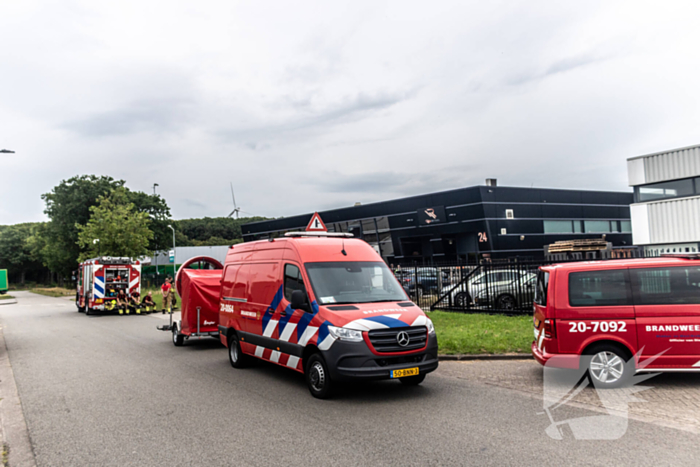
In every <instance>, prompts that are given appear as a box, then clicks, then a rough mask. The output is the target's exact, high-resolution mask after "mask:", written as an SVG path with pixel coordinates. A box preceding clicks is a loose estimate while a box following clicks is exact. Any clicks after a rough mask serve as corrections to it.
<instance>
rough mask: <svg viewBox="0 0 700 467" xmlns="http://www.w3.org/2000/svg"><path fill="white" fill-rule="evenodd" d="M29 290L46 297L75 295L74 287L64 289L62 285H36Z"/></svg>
mask: <svg viewBox="0 0 700 467" xmlns="http://www.w3.org/2000/svg"><path fill="white" fill-rule="evenodd" d="M29 291H30V292H34V293H38V294H39V295H46V296H47V297H70V296H75V290H74V289H64V288H63V287H36V288H33V289H29Z"/></svg>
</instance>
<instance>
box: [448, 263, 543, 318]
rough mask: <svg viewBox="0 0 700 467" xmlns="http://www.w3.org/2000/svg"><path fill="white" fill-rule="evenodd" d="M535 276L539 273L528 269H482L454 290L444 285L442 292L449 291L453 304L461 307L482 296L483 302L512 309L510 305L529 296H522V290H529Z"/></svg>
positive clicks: (516, 303) (471, 303)
mask: <svg viewBox="0 0 700 467" xmlns="http://www.w3.org/2000/svg"><path fill="white" fill-rule="evenodd" d="M535 277H537V275H536V274H535V272H534V271H533V272H530V271H527V270H514V269H502V270H500V269H495V270H490V271H485V272H483V271H482V272H479V273H477V274H475V275H474V276H472V277H470V278H469V279H468V280H467V281H466V282H464V283H463V284H461V285H459V286H458V287H456V288H454V290H451V289H452V286H448V287H444V288H443V289H442V293H443V294H447V293H448V292H449V294H450V295H451V296H452V304H453V305H454V306H456V307H460V308H462V307H463V308H466V307H468V306H470V305H475V304H476V303H475V299H476V298H480V299H481V300H482V303H483V302H484V301H486V300H488V301H491V302H493V303H495V304H496V307H497V308H502V309H512V308H509V307H511V306H513V305H515V306H517V305H519V304H520V303H523V300H525V299H526V298H527V297H521V296H520V295H522V293H521V291H522V290H528V288H529V286H530V284H531V283H534V282H532V281H533V279H534V278H535ZM533 287H534V286H533ZM533 290H534V289H533ZM487 297H488V298H487ZM494 299H495V301H494ZM447 300H448V297H446V298H445V299H443V301H444V302H447ZM499 305H503V306H499Z"/></svg>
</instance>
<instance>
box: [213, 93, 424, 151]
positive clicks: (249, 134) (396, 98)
mask: <svg viewBox="0 0 700 467" xmlns="http://www.w3.org/2000/svg"><path fill="white" fill-rule="evenodd" d="M414 94H415V93H414V92H406V93H388V92H380V93H375V94H367V93H358V94H357V95H355V96H353V97H346V98H345V99H342V100H341V101H340V102H338V103H336V104H334V105H331V106H328V107H326V108H324V109H320V110H318V111H316V112H313V113H311V115H309V112H304V114H302V115H297V116H295V117H293V118H290V119H288V120H287V121H286V122H282V123H278V124H276V125H265V126H258V127H254V128H250V129H233V130H230V129H229V130H221V131H219V135H220V136H222V137H224V138H225V139H227V140H233V141H244V143H243V144H245V145H246V146H247V147H249V148H250V147H251V146H252V147H255V148H256V149H257V148H258V146H259V145H261V141H264V140H267V139H272V138H275V137H277V136H279V135H281V134H285V133H289V132H294V131H300V130H310V129H314V128H319V127H327V126H329V125H338V124H342V123H347V122H351V121H357V120H361V119H363V118H366V117H367V116H370V115H372V114H373V113H375V112H378V111H380V110H384V109H388V108H390V107H392V106H394V105H396V104H398V103H400V102H402V101H404V100H406V99H410V98H411V97H413V96H414ZM301 102H304V101H301ZM303 106H304V107H310V105H306V104H303ZM292 107H297V104H292ZM251 141H252V142H251Z"/></svg>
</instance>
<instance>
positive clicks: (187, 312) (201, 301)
mask: <svg viewBox="0 0 700 467" xmlns="http://www.w3.org/2000/svg"><path fill="white" fill-rule="evenodd" d="M195 264H197V265H198V266H199V269H190V268H189V266H192V265H195ZM204 268H206V269H204ZM223 269H224V266H223V265H222V264H221V263H220V262H219V261H217V260H216V259H214V258H210V257H207V256H197V257H195V258H192V259H190V260H188V261H186V262H185V263H184V264H183V265H182V266H181V267H180V269H179V270H178V272H177V276H176V277H175V288H176V289H177V293H178V294H179V295H180V298H181V301H182V312H181V314H180V319H179V320H177V321H175V322H173V319H172V316H173V315H172V314H171V315H170V324H169V325H165V326H159V327H158V329H160V330H161V331H170V332H172V335H173V344H175V345H176V346H181V345H182V344H183V343H184V342H185V339H189V338H190V337H207V336H210V337H217V338H218V337H219V294H220V291H221V275H222V272H223Z"/></svg>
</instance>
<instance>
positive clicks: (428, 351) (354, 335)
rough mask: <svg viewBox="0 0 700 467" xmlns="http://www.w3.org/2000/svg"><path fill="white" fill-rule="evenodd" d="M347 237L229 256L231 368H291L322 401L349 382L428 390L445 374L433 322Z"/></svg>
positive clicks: (226, 293)
mask: <svg viewBox="0 0 700 467" xmlns="http://www.w3.org/2000/svg"><path fill="white" fill-rule="evenodd" d="M346 236H347V234H342V233H335V234H334V233H330V234H329V233H323V234H321V233H311V232H297V233H293V234H292V233H290V234H287V237H286V238H279V239H271V240H269V241H268V240H262V241H257V242H250V243H245V244H240V245H235V246H234V247H232V248H231V249H230V250H229V253H228V256H227V257H226V263H225V265H224V268H225V269H224V273H223V279H222V283H221V297H220V307H221V308H220V314H219V321H220V325H219V333H220V336H221V341H222V342H223V343H224V345H226V346H227V347H228V349H229V359H230V361H231V365H232V366H233V367H235V368H240V367H242V366H244V365H245V363H246V360H248V359H249V358H250V357H257V358H260V359H262V360H267V361H269V362H272V363H275V364H277V365H281V366H286V367H288V368H291V369H293V370H296V371H298V372H301V373H304V374H305V375H306V380H307V384H308V386H309V390H310V391H311V394H312V395H313V396H314V397H318V398H324V397H327V396H328V395H329V394H330V391H331V388H332V386H333V383H335V382H337V381H341V380H347V379H365V380H369V379H386V378H397V379H399V380H400V381H401V382H402V383H404V384H409V385H415V384H420V383H421V382H422V381H423V379H424V378H425V375H426V374H427V373H429V372H431V371H433V370H435V369H436V368H437V367H438V359H437V339H436V337H435V329H434V328H433V324H432V322H431V321H430V319H428V318H427V317H426V315H425V314H424V313H423V311H422V310H421V309H420V308H419V307H417V306H416V305H415V304H414V303H412V302H411V301H409V299H408V297H407V296H406V293H405V292H404V290H403V288H402V287H401V285H400V284H399V283H398V281H397V280H396V278H395V277H394V275H393V274H392V273H391V271H390V270H389V268H388V267H387V266H386V264H385V263H384V262H383V261H382V258H381V257H380V256H379V255H378V254H377V253H376V252H375V251H374V249H373V248H372V247H371V246H370V245H368V244H367V243H366V242H364V241H363V240H359V239H354V238H345V237H346Z"/></svg>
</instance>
